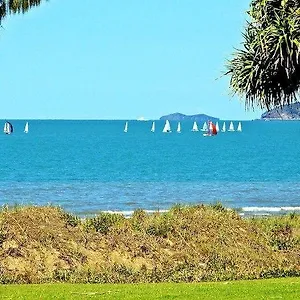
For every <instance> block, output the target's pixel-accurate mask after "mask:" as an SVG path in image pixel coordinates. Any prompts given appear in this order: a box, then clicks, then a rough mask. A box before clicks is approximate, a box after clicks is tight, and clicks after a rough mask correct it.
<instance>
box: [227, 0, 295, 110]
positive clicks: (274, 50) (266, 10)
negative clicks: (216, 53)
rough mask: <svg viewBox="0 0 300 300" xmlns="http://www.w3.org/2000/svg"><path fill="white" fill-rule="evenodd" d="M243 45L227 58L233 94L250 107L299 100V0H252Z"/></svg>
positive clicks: (270, 105)
mask: <svg viewBox="0 0 300 300" xmlns="http://www.w3.org/2000/svg"><path fill="white" fill-rule="evenodd" d="M248 15H249V20H248V22H247V24H246V27H245V31H244V33H243V47H242V49H239V50H236V52H235V53H234V54H233V58H232V59H231V60H229V61H228V64H227V66H226V67H227V72H226V74H227V75H229V76H230V89H231V90H232V92H233V94H236V95H238V96H239V97H241V98H242V99H245V106H246V108H247V109H249V108H254V107H260V108H262V109H267V110H270V109H272V108H274V107H278V106H283V105H286V104H291V103H293V102H295V101H297V96H298V92H299V88H300V0H252V2H251V3H250V9H249V11H248Z"/></svg>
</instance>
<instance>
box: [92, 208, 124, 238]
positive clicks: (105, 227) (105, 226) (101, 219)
mask: <svg viewBox="0 0 300 300" xmlns="http://www.w3.org/2000/svg"><path fill="white" fill-rule="evenodd" d="M124 219H125V217H124V216H123V215H121V214H110V213H103V212H101V213H100V214H99V215H97V216H96V217H94V218H91V219H87V220H86V227H87V228H89V229H94V230H95V231H96V232H100V233H102V234H107V233H108V232H109V230H110V228H111V227H113V226H114V225H116V224H117V223H120V222H121V221H123V220H124Z"/></svg>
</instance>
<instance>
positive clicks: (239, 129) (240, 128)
mask: <svg viewBox="0 0 300 300" xmlns="http://www.w3.org/2000/svg"><path fill="white" fill-rule="evenodd" d="M236 131H242V123H241V122H239V124H238V127H237V129H236Z"/></svg>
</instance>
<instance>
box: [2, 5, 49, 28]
mask: <svg viewBox="0 0 300 300" xmlns="http://www.w3.org/2000/svg"><path fill="white" fill-rule="evenodd" d="M44 1H47V0H0V24H1V22H2V20H3V19H4V18H5V17H6V16H7V15H9V14H18V13H25V12H27V11H28V10H29V9H30V8H32V7H34V6H38V5H40V4H41V3H42V2H44Z"/></svg>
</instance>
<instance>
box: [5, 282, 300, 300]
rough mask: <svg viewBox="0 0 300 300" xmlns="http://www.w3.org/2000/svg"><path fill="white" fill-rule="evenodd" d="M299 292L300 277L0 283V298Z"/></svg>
mask: <svg viewBox="0 0 300 300" xmlns="http://www.w3.org/2000/svg"><path fill="white" fill-rule="evenodd" d="M299 295H300V278H284V279H283V278H281V279H267V280H254V281H249V280H248V281H231V282H228V281H227V282H218V283H200V284H196V283H159V284H101V285H99V284H41V285H4V286H0V298H1V299H11V300H13V299H18V300H19V299H24V300H25V299H28V300H31V299H45V300H47V299H78V300H79V299H106V300H109V299H114V300H115V299H122V300H123V299H124V300H127V299H128V300H129V299H132V300H135V299H141V300H142V299H152V300H155V299H178V300H180V299H189V300H193V299H202V300H208V299H213V300H215V299H218V300H234V299H238V300H242V299H245V300H251V299H253V300H259V299H285V300H289V299H291V300H294V299H297V298H298V296H299Z"/></svg>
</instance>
